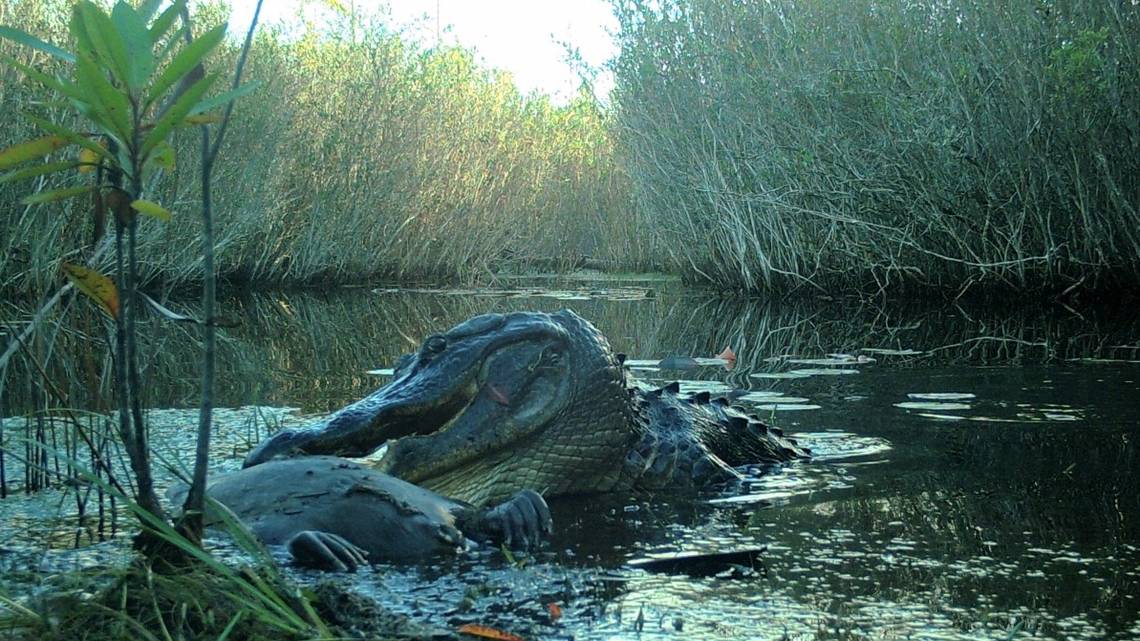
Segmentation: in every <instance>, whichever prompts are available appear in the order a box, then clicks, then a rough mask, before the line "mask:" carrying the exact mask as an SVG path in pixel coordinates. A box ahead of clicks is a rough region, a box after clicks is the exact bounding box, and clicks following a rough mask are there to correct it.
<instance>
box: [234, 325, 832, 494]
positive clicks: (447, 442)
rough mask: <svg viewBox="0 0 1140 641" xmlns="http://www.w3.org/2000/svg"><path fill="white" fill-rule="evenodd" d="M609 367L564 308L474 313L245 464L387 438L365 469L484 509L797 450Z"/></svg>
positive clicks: (683, 475)
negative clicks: (372, 386)
mask: <svg viewBox="0 0 1140 641" xmlns="http://www.w3.org/2000/svg"><path fill="white" fill-rule="evenodd" d="M623 361H624V356H621V355H617V354H614V353H613V351H612V350H611V349H610V346H609V343H608V342H607V341H606V339H605V337H603V336H602V335H601V333H600V332H599V331H598V330H597V329H596V328H595V327H594V326H593V325H591V324H590V323H589V322H587V321H586V320H584V319H583V318H581V317H580V316H578V315H577V314H575V313H573V312H571V311H569V310H563V311H561V312H558V313H555V314H547V313H540V312H516V313H510V314H486V315H482V316H476V317H474V318H471V319H469V320H467V321H465V322H463V323H460V324H459V325H456V326H455V327H453V328H452V329H450V330H448V331H447V332H444V333H442V334H434V335H432V336H429V337H428V338H427V339H426V340H424V342H423V345H422V346H421V347H420V349H419V350H418V351H417V352H416V353H414V354H409V355H407V356H405V357H404V358H403V359H401V360H400V362H399V363H398V364H397V366H396V368H395V371H394V375H393V379H392V381H391V382H390V383H388V384H387V385H385V386H383V387H381V388H380V389H379V390H377V391H376V392H374V393H373V394H371V395H370V396H368V397H366V398H364V399H362V400H360V401H357V402H355V403H353V404H351V405H349V406H347V407H345V408H343V409H341V410H340V411H338V412H336V413H335V414H333V415H332V416H331V417H329V418H328V419H327V420H325V421H323V422H322V423H320V424H318V425H317V426H315V427H313V428H310V429H303V430H290V431H283V432H279V433H277V434H275V435H274V436H272V437H271V438H269V439H268V440H266V441H264V442H263V443H261V444H260V445H259V446H258V447H256V448H255V449H254V450H253V451H252V452H251V453H250V454H249V456H248V457H247V458H246V461H245V465H246V466H247V467H248V466H252V465H256V464H259V463H263V462H265V461H268V460H270V459H272V458H274V457H276V456H278V455H285V454H295V453H304V454H335V455H338V456H349V457H361V456H366V455H368V454H371V453H373V452H374V451H375V450H377V449H378V448H379V447H380V446H381V445H382V444H384V443H385V442H387V443H388V448H387V451H386V452H385V453H384V454H383V456H382V458H380V459H379V460H378V461H376V462H375V463H374V467H375V468H376V469H378V470H381V471H383V472H386V473H389V474H393V475H395V476H397V477H399V478H401V479H404V480H406V481H408V482H411V483H415V484H417V485H420V486H422V487H425V488H428V489H430V490H433V491H435V492H439V493H441V494H443V495H446V496H450V497H453V498H456V499H461V500H464V501H468V502H470V503H472V504H475V505H486V504H488V503H490V502H492V501H496V500H501V499H503V498H504V497H507V496H509V495H511V494H512V493H514V492H517V491H519V490H522V489H527V488H530V489H534V490H538V491H539V492H541V493H542V494H543V495H544V496H546V497H547V498H550V497H553V496H559V495H569V494H585V493H592V492H608V491H615V490H623V489H659V488H686V487H687V488H695V487H701V486H704V485H707V484H710V483H713V482H717V481H723V480H726V479H731V478H733V477H734V476H736V472H735V471H734V470H733V468H734V467H737V466H741V465H745V464H750V463H759V464H765V463H770V464H778V463H783V462H786V461H790V460H793V459H797V458H802V457H806V456H808V455H809V454H810V453H809V451H808V450H807V449H806V448H803V447H800V446H799V445H798V444H797V443H796V441H795V439H793V438H790V437H786V436H784V435H783V432H782V431H781V430H780V429H778V428H776V427H770V426H768V425H766V424H764V423H763V422H762V421H760V420H759V419H757V418H756V417H754V416H751V415H749V414H747V413H746V412H744V411H743V410H742V409H740V408H738V407H735V406H732V405H731V404H730V402H729V401H728V400H726V399H723V398H717V399H713V398H711V397H710V395H709V394H708V393H701V394H697V395H695V396H691V397H682V396H681V395H680V394H679V393H678V392H679V389H678V386H677V385H676V384H672V385H668V386H665V387H662V388H659V389H655V390H643V389H642V388H640V387H639V386H637V385H635V384H633V382H632V381H630V379H629V378H628V375H627V372H626V370H625V369H624V368H623V366H622V363H623Z"/></svg>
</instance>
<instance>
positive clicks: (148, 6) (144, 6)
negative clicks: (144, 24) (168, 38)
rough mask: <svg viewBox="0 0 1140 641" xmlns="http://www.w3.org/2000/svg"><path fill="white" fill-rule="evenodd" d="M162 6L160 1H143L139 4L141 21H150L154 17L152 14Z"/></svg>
mask: <svg viewBox="0 0 1140 641" xmlns="http://www.w3.org/2000/svg"><path fill="white" fill-rule="evenodd" d="M161 5H162V0H143V1H142V2H140V3H139V8H138V12H139V16H141V17H142V19H143V20H150V19H151V18H153V17H154V12H155V11H158V7H159V6H161Z"/></svg>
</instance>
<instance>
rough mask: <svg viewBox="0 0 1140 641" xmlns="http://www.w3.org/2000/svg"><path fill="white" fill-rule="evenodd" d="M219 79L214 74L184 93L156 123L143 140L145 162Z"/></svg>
mask: <svg viewBox="0 0 1140 641" xmlns="http://www.w3.org/2000/svg"><path fill="white" fill-rule="evenodd" d="M217 79H218V74H216V73H212V74H210V75H208V76H206V77H205V78H202V79H201V80H199V81H198V82H196V83H194V84H193V85H192V86H191V87H190V88H189V89H187V90H186V91H184V92H182V95H181V96H179V97H178V100H175V101H174V104H173V105H170V108H169V109H167V110H166V113H165V114H163V116H162V118H160V119H159V121H158V122H156V123H154V128H153V129H151V130H150V133H149V134H147V136H146V139H145V140H143V145H142V154H141V156H142V158H143V160H144V161H145V160H146V158H147V156H149V155H150V152H151V151H152V150H154V148H155V147H156V146H157V145H158V144H159V143H160V142H162V141H164V140H166V136H167V135H168V134H169V133H170V131H171V130H172V129H174V127H175V126H176V125H178V123H180V122H182V119H183V118H185V117H186V115H187V114H189V113H190V110H191V109H192V108H193V107H194V105H196V104H198V101H199V100H201V98H202V96H203V95H204V94H205V93H206V92H207V91H209V89H210V87H211V86H212V85H213V84H214V81H215V80H217Z"/></svg>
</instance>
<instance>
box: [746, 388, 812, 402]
mask: <svg viewBox="0 0 1140 641" xmlns="http://www.w3.org/2000/svg"><path fill="white" fill-rule="evenodd" d="M789 398H795V397H785V396H784V393H783V392H773V391H754V392H748V393H747V394H741V395H740V396H739V397H738V398H737V400H740V401H749V402H751V403H763V402H766V401H772V400H776V399H779V400H780V401H781V402H784V403H788V402H791V401H789V400H788V399H789ZM796 402H807V399H806V398H805V399H802V400H800V401H796Z"/></svg>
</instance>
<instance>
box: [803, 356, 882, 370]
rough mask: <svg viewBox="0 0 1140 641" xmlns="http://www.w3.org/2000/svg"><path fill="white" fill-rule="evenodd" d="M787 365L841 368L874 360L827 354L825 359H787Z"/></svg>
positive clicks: (865, 357) (863, 357) (873, 360)
mask: <svg viewBox="0 0 1140 641" xmlns="http://www.w3.org/2000/svg"><path fill="white" fill-rule="evenodd" d="M786 362H788V363H791V364H793V365H822V366H825V367H828V366H837V367H841V366H844V365H863V364H865V363H874V362H875V359H873V358H871V357H870V356H852V355H850V354H828V355H827V358H789V359H787V361H786Z"/></svg>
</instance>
